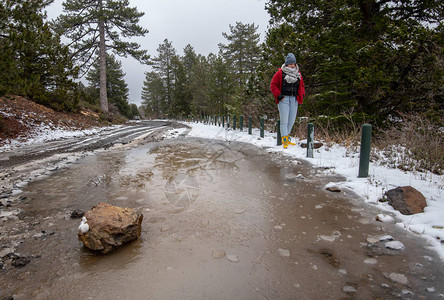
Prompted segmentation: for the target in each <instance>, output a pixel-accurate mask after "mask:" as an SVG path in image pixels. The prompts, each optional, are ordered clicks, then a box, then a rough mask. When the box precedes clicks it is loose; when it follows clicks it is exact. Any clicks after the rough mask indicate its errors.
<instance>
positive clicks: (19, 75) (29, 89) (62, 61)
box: [0, 0, 77, 110]
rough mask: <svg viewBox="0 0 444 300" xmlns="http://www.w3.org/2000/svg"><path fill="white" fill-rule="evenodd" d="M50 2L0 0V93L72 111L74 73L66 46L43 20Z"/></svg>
mask: <svg viewBox="0 0 444 300" xmlns="http://www.w3.org/2000/svg"><path fill="white" fill-rule="evenodd" d="M51 2H52V1H41V0H29V1H18V0H8V1H2V2H1V3H0V93H14V94H18V95H23V96H27V97H30V98H31V99H33V100H35V101H36V102H39V103H41V104H44V105H47V106H51V107H53V108H55V109H57V110H74V109H76V107H77V101H76V99H75V97H74V96H73V90H74V87H75V84H74V83H73V82H72V78H75V77H76V76H77V72H76V68H74V67H73V64H72V62H71V61H70V60H69V49H68V48H67V47H65V46H63V45H62V44H61V42H60V38H59V36H58V35H56V34H55V33H54V32H53V30H52V29H51V27H50V24H49V23H48V22H46V20H45V19H46V15H45V13H44V12H43V9H44V8H45V7H46V6H47V5H48V4H50V3H51Z"/></svg>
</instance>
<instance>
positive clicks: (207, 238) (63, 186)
mask: <svg viewBox="0 0 444 300" xmlns="http://www.w3.org/2000/svg"><path fill="white" fill-rule="evenodd" d="M332 180H334V178H326V177H323V176H320V175H318V171H317V170H316V169H313V168H312V167H311V166H309V165H307V164H304V163H302V164H301V163H298V162H297V161H295V160H288V159H286V158H285V157H283V156H282V155H281V154H273V153H266V152H265V151H263V150H259V149H257V148H255V147H253V146H249V145H247V144H238V143H229V144H228V143H222V142H220V143H218V142H214V141H209V140H190V139H182V140H177V139H176V140H168V141H163V142H160V143H151V144H147V145H143V146H139V147H137V148H133V149H127V150H124V151H122V150H120V151H117V150H113V151H109V152H103V153H101V154H97V155H94V156H89V157H87V158H85V159H83V160H81V161H80V162H79V163H78V164H75V165H73V166H72V167H71V168H69V169H66V170H64V171H59V172H57V173H55V174H53V175H52V176H50V177H49V178H47V179H44V180H41V181H38V182H34V183H32V184H30V185H29V186H28V187H27V189H26V190H25V193H24V196H26V199H24V200H22V202H21V203H20V205H19V206H18V208H21V209H22V210H23V212H22V214H20V216H19V218H20V221H19V222H18V223H17V222H16V223H15V225H14V227H11V226H12V225H10V224H9V223H7V222H6V223H4V224H3V225H4V226H6V227H8V226H10V227H9V228H8V230H10V233H9V234H10V235H14V234H15V235H16V236H17V239H18V240H19V241H23V242H22V243H21V244H19V245H18V246H17V251H18V252H20V253H21V254H22V255H26V256H29V257H31V262H30V263H29V264H27V265H26V266H24V267H21V268H9V269H7V270H6V271H3V272H2V275H1V276H2V277H1V279H0V287H1V292H0V296H2V299H3V298H4V297H7V296H12V295H15V298H14V299H30V298H33V299H78V298H82V299H341V298H347V299H378V298H379V299H391V298H394V299H399V298H403V299H418V298H419V297H420V296H424V297H426V298H427V299H434V298H436V299H442V298H441V297H440V296H439V294H442V293H444V289H443V282H442V277H443V272H442V271H441V270H443V267H442V263H441V262H440V261H439V260H438V259H437V258H436V257H435V256H434V254H433V253H432V252H430V251H427V250H425V249H424V246H425V242H424V240H420V239H418V238H417V237H415V236H413V235H412V234H407V233H406V232H404V231H398V230H397V229H396V228H394V226H393V225H388V224H383V223H379V222H376V221H375V220H374V219H375V215H376V212H375V211H376V210H375V208H373V207H370V206H367V205H364V204H362V203H361V201H359V200H357V199H354V196H353V195H352V194H345V193H331V192H328V191H325V190H324V189H323V187H324V186H325V184H326V183H328V182H330V181H332ZM99 202H107V203H111V204H114V205H118V206H124V207H131V208H134V209H136V210H138V211H141V212H143V214H144V220H143V224H142V228H143V231H142V236H141V238H140V239H139V240H137V241H135V242H132V243H130V244H128V245H127V246H126V247H123V248H122V249H120V250H118V251H115V252H113V253H111V254H108V255H98V254H96V253H92V252H90V251H88V250H86V249H84V248H82V244H81V242H80V241H79V240H78V239H77V227H78V224H79V220H78V219H71V218H70V212H71V211H73V210H74V209H81V210H88V209H90V208H91V207H92V206H94V205H96V204H98V203H99ZM11 224H12V223H11ZM386 234H390V235H392V236H393V237H394V238H395V240H398V241H402V243H404V245H405V247H406V249H405V250H389V249H386V248H385V247H384V243H383V242H376V243H375V244H369V242H368V238H369V237H379V236H383V235H386ZM394 273H397V274H402V275H404V276H405V277H406V278H407V279H408V282H409V283H408V284H407V285H405V284H401V283H397V282H394V281H393V280H391V279H390V278H389V277H390V274H394ZM392 279H393V277H392ZM432 287H433V288H434V290H433V291H432V290H431V289H430V288H432ZM427 288H429V291H427V290H426V289H427Z"/></svg>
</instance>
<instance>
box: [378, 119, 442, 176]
mask: <svg viewBox="0 0 444 300" xmlns="http://www.w3.org/2000/svg"><path fill="white" fill-rule="evenodd" d="M397 124H398V125H397V126H392V127H391V128H390V129H388V130H386V131H380V132H379V133H378V135H377V136H376V139H375V146H376V147H377V148H379V149H381V150H382V151H383V153H384V155H385V157H386V158H388V159H389V161H390V162H391V163H392V164H393V166H396V167H398V168H401V169H404V170H418V171H426V170H427V171H431V172H433V173H435V174H442V173H443V170H444V141H443V136H444V132H443V129H442V128H439V127H438V126H436V125H435V124H433V123H432V122H430V120H429V119H427V118H425V117H423V116H421V115H413V114H411V115H402V116H401V119H400V120H398V122H397Z"/></svg>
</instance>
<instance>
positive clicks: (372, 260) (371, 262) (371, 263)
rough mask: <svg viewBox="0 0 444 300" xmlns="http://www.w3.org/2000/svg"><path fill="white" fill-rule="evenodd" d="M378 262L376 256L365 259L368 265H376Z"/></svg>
mask: <svg viewBox="0 0 444 300" xmlns="http://www.w3.org/2000/svg"><path fill="white" fill-rule="evenodd" d="M377 262H378V261H377V260H376V258H367V259H365V260H364V263H366V264H368V265H375V264H376V263H377Z"/></svg>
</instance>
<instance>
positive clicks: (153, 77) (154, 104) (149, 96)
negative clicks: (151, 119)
mask: <svg viewBox="0 0 444 300" xmlns="http://www.w3.org/2000/svg"><path fill="white" fill-rule="evenodd" d="M141 98H142V100H143V102H142V105H143V106H144V107H145V113H146V115H154V116H155V117H156V118H159V117H161V116H163V115H164V111H163V104H164V103H165V87H164V85H163V80H162V78H161V77H160V75H159V74H158V73H156V72H147V73H145V81H144V82H143V87H142V95H141Z"/></svg>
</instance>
